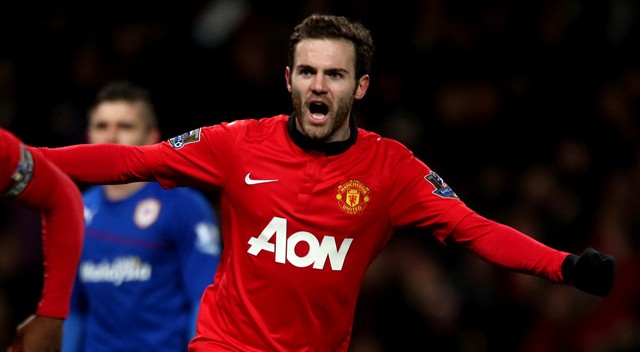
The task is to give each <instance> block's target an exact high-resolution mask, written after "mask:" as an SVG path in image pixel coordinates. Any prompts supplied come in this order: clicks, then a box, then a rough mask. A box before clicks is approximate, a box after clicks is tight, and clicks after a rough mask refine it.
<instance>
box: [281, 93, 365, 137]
mask: <svg viewBox="0 0 640 352" xmlns="http://www.w3.org/2000/svg"><path fill="white" fill-rule="evenodd" d="M354 97H355V92H354V93H353V94H351V95H349V96H346V97H342V98H341V99H339V100H338V101H337V103H336V105H335V106H334V107H332V106H329V107H328V109H329V111H328V114H329V120H328V121H327V123H325V124H324V125H322V126H318V125H315V124H313V123H311V122H309V120H308V118H307V115H308V113H309V104H308V103H306V102H303V99H302V94H300V92H298V91H295V90H293V91H292V92H291V102H292V103H293V112H294V114H295V116H296V122H297V124H296V127H297V128H298V130H300V133H302V134H303V135H305V136H307V137H309V138H311V139H313V140H316V141H324V142H333V141H336V140H337V139H336V140H334V139H333V138H332V137H335V136H336V135H337V132H338V131H341V129H342V128H343V127H344V126H348V120H349V114H350V113H351V107H352V106H353V101H354V99H355V98H354ZM347 128H348V127H347ZM347 138H348V136H347ZM341 139H346V138H341Z"/></svg>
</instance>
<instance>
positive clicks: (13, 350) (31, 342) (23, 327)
mask: <svg viewBox="0 0 640 352" xmlns="http://www.w3.org/2000/svg"><path fill="white" fill-rule="evenodd" d="M62 325H63V320H62V319H56V318H46V317H41V316H38V315H30V316H29V317H28V318H27V319H25V320H24V321H23V322H22V323H21V324H20V325H18V328H17V329H16V336H15V337H14V339H13V342H12V343H11V346H9V348H8V349H7V352H57V351H60V349H61V348H62Z"/></svg>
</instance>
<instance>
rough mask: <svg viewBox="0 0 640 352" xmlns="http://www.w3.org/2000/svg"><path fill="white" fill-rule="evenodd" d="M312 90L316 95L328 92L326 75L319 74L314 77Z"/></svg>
mask: <svg viewBox="0 0 640 352" xmlns="http://www.w3.org/2000/svg"><path fill="white" fill-rule="evenodd" d="M311 90H312V91H314V92H315V93H324V92H326V91H327V85H326V82H325V78H324V75H322V74H320V73H318V74H316V75H315V76H314V78H313V82H312V83H311Z"/></svg>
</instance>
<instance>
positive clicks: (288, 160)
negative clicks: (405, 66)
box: [46, 115, 567, 352]
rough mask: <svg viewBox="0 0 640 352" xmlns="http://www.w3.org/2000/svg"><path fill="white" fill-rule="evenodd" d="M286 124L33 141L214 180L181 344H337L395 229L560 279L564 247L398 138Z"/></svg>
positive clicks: (129, 171) (282, 119)
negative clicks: (488, 208) (217, 252)
mask: <svg viewBox="0 0 640 352" xmlns="http://www.w3.org/2000/svg"><path fill="white" fill-rule="evenodd" d="M352 128H353V129H355V128H356V127H355V124H353V123H352ZM297 135H298V136H297ZM299 135H300V133H299V132H297V130H296V129H295V127H294V122H293V119H292V118H291V117H288V116H286V115H278V116H274V117H271V118H264V119H260V120H239V121H235V122H232V123H222V124H220V125H215V126H210V127H203V128H200V129H196V130H193V131H191V132H189V133H185V134H183V135H181V136H178V137H175V138H172V139H170V140H169V141H165V142H162V143H159V144H156V145H152V146H141V147H129V146H121V145H89V146H86V145H85V146H71V147H65V148H56V149H49V150H46V152H47V155H48V156H49V157H50V158H51V159H52V160H55V162H56V163H57V164H59V165H62V168H63V169H64V170H65V171H66V172H68V173H69V174H70V175H71V176H72V177H73V178H76V179H78V180H81V181H85V182H93V183H103V182H111V183H113V182H130V181H133V180H153V179H157V180H158V181H159V182H160V183H161V184H162V185H163V186H164V187H166V188H171V187H179V186H195V187H200V188H206V189H215V190H219V191H221V200H220V201H221V203H220V205H221V209H220V211H221V219H222V223H221V226H222V239H223V244H224V249H223V253H222V257H221V259H220V263H219V266H218V271H217V273H216V275H215V278H214V283H213V285H211V286H209V287H208V288H207V289H206V290H205V292H204V295H203V298H202V304H201V306H200V314H199V317H198V327H197V334H196V337H195V338H194V339H193V340H192V342H191V344H190V346H189V350H190V351H211V350H215V351H224V350H228V351H332V352H333V351H346V350H347V349H348V346H349V340H350V337H351V327H352V323H353V318H354V313H355V307H356V300H357V298H358V293H359V291H360V287H361V284H362V280H363V278H364V275H365V273H366V271H367V268H368V267H369V265H370V264H371V262H372V261H373V260H374V259H375V258H376V256H377V255H378V254H379V253H380V251H381V250H382V249H383V247H384V246H385V244H386V243H387V242H388V241H389V239H390V237H391V235H392V233H393V229H394V228H395V227H405V226H411V227H421V228H424V229H425V233H426V234H430V235H433V236H435V237H436V238H437V239H439V240H440V241H445V239H447V237H449V236H451V237H452V239H453V240H454V241H455V242H458V243H461V244H463V245H466V246H467V247H468V248H470V249H472V250H473V251H475V252H476V253H478V254H479V255H480V256H481V257H483V258H485V259H487V260H489V261H491V262H494V263H497V264H500V265H504V266H506V267H510V268H516V269H518V270H522V271H523V272H529V273H532V274H536V275H539V276H545V277H548V278H550V279H551V280H552V281H555V282H558V281H561V280H562V277H561V274H560V267H561V263H562V260H563V259H564V257H565V256H566V255H567V253H564V252H559V251H556V250H553V249H551V248H548V247H546V246H544V245H542V244H540V243H538V242H536V241H535V240H533V239H532V238H530V237H528V236H526V235H524V234H522V233H520V232H518V231H516V230H514V229H512V228H510V227H507V226H504V225H500V224H497V223H495V222H493V221H491V220H488V219H485V218H483V217H481V216H479V215H478V214H476V213H475V212H474V211H472V210H471V209H469V208H468V207H467V206H466V205H465V204H464V203H463V202H462V201H461V200H460V199H459V198H458V197H457V195H456V194H455V193H454V192H453V190H452V189H451V188H450V187H449V186H448V185H447V184H446V183H445V182H444V181H443V180H442V179H441V178H440V177H439V176H438V175H437V174H436V173H435V172H433V171H432V170H431V169H430V168H429V167H428V166H427V165H425V164H424V163H423V162H422V161H420V160H418V159H417V158H415V157H414V155H413V154H412V152H411V151H409V150H408V149H407V148H406V147H405V146H403V145H402V144H400V143H398V142H396V141H394V140H391V139H386V138H382V137H381V136H379V135H377V134H375V133H372V132H369V131H365V130H363V129H357V134H352V137H351V138H350V140H348V141H345V142H338V143H335V144H334V145H330V146H326V145H325V147H326V148H324V149H325V150H324V151H323V152H321V151H318V150H317V149H322V148H313V147H314V146H313V143H310V142H309V141H308V140H304V139H302V138H300V136H299ZM317 146H318V145H316V146H315V147H317ZM309 147H311V148H309Z"/></svg>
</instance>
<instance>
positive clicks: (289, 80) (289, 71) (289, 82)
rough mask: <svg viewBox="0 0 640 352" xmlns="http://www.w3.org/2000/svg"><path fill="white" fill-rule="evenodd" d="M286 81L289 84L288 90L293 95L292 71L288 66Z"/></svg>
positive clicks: (285, 72)
mask: <svg viewBox="0 0 640 352" xmlns="http://www.w3.org/2000/svg"><path fill="white" fill-rule="evenodd" d="M284 79H285V81H286V82H287V90H288V91H289V93H291V69H290V68H289V66H287V67H286V68H285V70H284Z"/></svg>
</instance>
